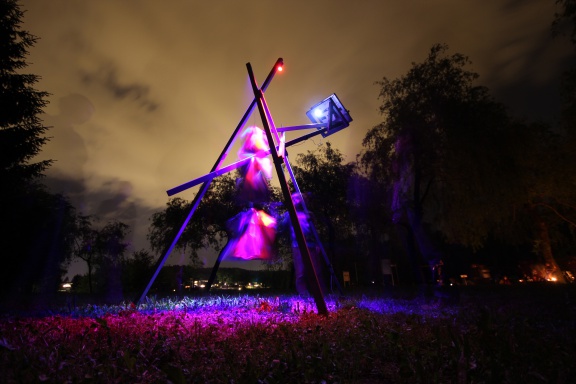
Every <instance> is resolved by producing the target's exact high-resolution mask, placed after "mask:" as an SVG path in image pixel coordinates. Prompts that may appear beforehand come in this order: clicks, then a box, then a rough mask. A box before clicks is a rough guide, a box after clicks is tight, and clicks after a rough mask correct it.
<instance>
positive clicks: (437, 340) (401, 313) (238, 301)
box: [0, 284, 576, 383]
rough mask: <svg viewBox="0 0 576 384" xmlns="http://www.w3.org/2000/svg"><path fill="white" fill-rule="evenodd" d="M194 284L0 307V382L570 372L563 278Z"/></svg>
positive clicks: (551, 379)
mask: <svg viewBox="0 0 576 384" xmlns="http://www.w3.org/2000/svg"><path fill="white" fill-rule="evenodd" d="M326 302H327V305H328V308H329V311H330V313H329V315H328V316H320V315H317V314H316V307H315V304H314V301H313V300H312V299H311V298H303V297H298V296H292V295H286V294H272V293H267V294H254V293H251V294H231V295H226V294H224V295H221V294H212V295H198V296H191V297H185V298H183V299H178V300H177V299H170V298H165V299H158V300H154V299H151V300H148V301H147V302H146V303H144V304H143V305H142V306H141V307H139V308H136V307H134V306H133V305H131V304H129V303H126V304H123V305H119V306H96V305H83V306H72V305H68V306H64V307H62V308H52V309H50V310H49V311H44V312H43V313H41V314H38V313H35V314H33V315H32V314H29V315H22V314H19V315H17V316H16V315H13V314H5V315H3V317H2V318H0V382H2V383H28V382H50V383H79V382H95V383H96V382H97V383H164V382H172V383H401V382H405V383H573V382H576V285H564V286H559V285H558V286H556V285H553V284H552V285H522V286H520V285H519V286H511V287H501V286H491V287H460V288H459V290H458V291H457V292H442V291H437V292H436V293H432V292H430V293H429V294H426V293H420V292H417V291H411V290H405V289H394V290H386V291H371V292H351V293H348V294H347V295H345V296H328V297H327V298H326Z"/></svg>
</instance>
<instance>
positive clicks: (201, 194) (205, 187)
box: [136, 58, 284, 305]
mask: <svg viewBox="0 0 576 384" xmlns="http://www.w3.org/2000/svg"><path fill="white" fill-rule="evenodd" d="M283 64H284V60H282V58H278V60H276V63H275V64H274V67H272V70H271V71H270V73H269V74H268V76H267V77H266V80H264V83H263V84H262V90H261V91H265V90H266V89H267V88H268V86H269V85H270V82H271V81H272V79H273V78H274V75H275V74H276V72H277V71H278V68H279V67H280V66H282V65H283ZM256 102H257V100H256V99H253V100H252V102H251V103H250V105H249V106H248V109H247V110H246V112H245V113H244V116H242V119H240V122H239V123H238V125H237V126H236V129H235V130H234V132H233V133H232V135H231V136H230V139H228V142H227V143H226V146H225V147H224V149H223V150H222V152H221V153H220V156H218V159H217V160H216V162H215V163H214V166H213V167H212V169H211V171H210V172H214V171H215V170H217V169H218V168H219V167H220V165H221V164H222V162H223V161H224V160H225V159H226V156H227V155H228V150H229V148H230V147H232V145H233V144H234V141H235V140H236V136H237V134H238V132H239V131H240V129H242V127H243V126H244V124H245V123H246V120H248V118H249V117H250V115H251V114H252V111H253V110H254V107H255V106H256ZM211 181H212V179H210V180H207V181H206V182H205V183H204V184H202V186H201V187H200V189H199V190H198V193H197V194H196V196H195V197H194V200H193V201H192V208H191V209H190V213H188V216H187V217H186V219H185V220H184V223H183V224H182V226H181V227H180V230H179V231H178V233H177V234H176V236H175V237H174V240H173V241H172V243H171V244H170V246H169V247H168V249H167V250H166V252H164V254H163V256H162V257H161V258H159V259H158V261H157V262H156V266H155V271H154V274H153V275H152V278H151V279H150V281H149V282H148V285H147V286H146V288H145V289H144V291H143V292H142V295H140V298H139V299H138V302H137V303H136V305H140V303H141V302H142V301H143V300H144V298H145V297H146V295H147V294H148V291H150V288H151V287H152V284H154V281H155V280H156V277H158V274H159V273H160V270H161V269H162V267H163V266H164V263H166V260H167V259H168V256H170V254H171V253H172V251H173V250H174V248H175V247H176V244H177V243H178V240H180V237H181V236H182V233H184V229H185V228H186V226H187V225H188V223H189V222H190V220H191V219H192V216H193V215H194V212H195V211H196V209H197V208H198V205H200V201H201V200H202V198H203V197H204V194H206V191H208V187H209V186H210V182H211ZM218 264H219V263H218Z"/></svg>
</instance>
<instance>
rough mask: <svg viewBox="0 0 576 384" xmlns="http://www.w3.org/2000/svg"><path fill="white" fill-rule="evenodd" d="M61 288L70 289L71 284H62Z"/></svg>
mask: <svg viewBox="0 0 576 384" xmlns="http://www.w3.org/2000/svg"><path fill="white" fill-rule="evenodd" d="M62 288H72V284H70V283H64V284H62Z"/></svg>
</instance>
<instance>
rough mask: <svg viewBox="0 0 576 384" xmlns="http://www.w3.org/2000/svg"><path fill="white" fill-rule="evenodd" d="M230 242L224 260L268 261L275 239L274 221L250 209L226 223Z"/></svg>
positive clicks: (224, 252)
mask: <svg viewBox="0 0 576 384" xmlns="http://www.w3.org/2000/svg"><path fill="white" fill-rule="evenodd" d="M228 227H229V231H230V232H231V233H230V240H229V241H228V244H226V248H225V249H224V251H223V255H224V258H236V259H243V260H253V259H270V258H271V257H272V245H273V244H274V239H275V237H276V219H275V218H274V217H272V216H270V215H268V214H267V213H266V212H264V211H259V210H256V209H254V208H250V209H249V210H248V211H245V212H240V213H239V214H238V215H236V216H235V217H233V218H232V219H230V221H229V222H228Z"/></svg>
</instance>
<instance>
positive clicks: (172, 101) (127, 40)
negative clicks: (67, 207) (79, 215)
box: [21, 0, 570, 249]
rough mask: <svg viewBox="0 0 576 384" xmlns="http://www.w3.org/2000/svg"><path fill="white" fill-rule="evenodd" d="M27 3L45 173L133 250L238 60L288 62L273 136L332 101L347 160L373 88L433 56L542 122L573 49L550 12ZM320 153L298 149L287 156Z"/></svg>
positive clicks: (497, 5)
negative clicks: (556, 34) (435, 50)
mask: <svg viewBox="0 0 576 384" xmlns="http://www.w3.org/2000/svg"><path fill="white" fill-rule="evenodd" d="M21 4H22V8H23V9H24V10H27V13H26V14H25V19H24V22H25V23H24V25H23V27H24V28H25V29H26V30H28V31H29V32H31V33H32V34H34V35H36V36H38V37H40V40H39V41H38V43H37V44H36V46H35V47H34V48H32V50H31V52H30V53H31V54H30V60H29V61H30V62H32V63H33V64H32V65H31V66H30V67H29V68H28V70H29V71H30V72H32V73H34V74H37V75H40V76H42V80H41V81H40V82H39V84H38V85H37V88H38V89H40V90H45V91H48V92H50V93H51V97H50V101H51V103H50V105H49V107H48V108H47V109H46V115H45V116H44V118H45V121H46V123H47V125H52V126H53V127H54V128H53V129H52V131H51V132H50V135H51V136H53V140H52V142H51V143H50V144H49V145H47V146H46V148H45V150H44V151H43V153H42V157H44V158H52V159H55V160H57V163H56V164H55V165H54V166H53V167H52V169H51V170H50V172H49V175H50V176H51V177H59V178H61V179H66V180H68V181H69V182H68V183H66V184H61V185H62V187H61V189H62V190H63V191H64V192H67V193H70V194H75V196H76V197H77V201H78V202H79V203H78V204H79V205H80V206H81V208H82V209H83V210H84V212H85V213H89V214H99V215H101V216H104V217H109V218H119V219H121V220H123V221H124V222H126V223H127V224H130V225H131V226H133V228H134V229H135V233H134V236H133V238H132V240H133V241H134V242H135V248H136V249H140V248H145V247H147V243H146V242H145V241H144V238H143V234H144V233H145V232H146V230H147V227H148V218H149V217H150V214H151V212H153V211H157V210H159V209H162V207H163V206H164V205H165V203H166V201H167V196H166V194H165V191H166V190H167V189H169V188H172V187H174V186H176V185H179V184H181V183H183V182H186V181H188V180H190V179H193V178H195V177H198V176H201V175H202V174H204V173H207V172H208V171H209V170H210V168H211V166H212V164H213V163H214V161H215V160H216V158H217V156H218V154H219V153H220V151H221V150H222V148H223V146H224V145H225V143H226V141H227V139H228V137H229V136H230V134H231V132H232V130H233V129H234V127H235V126H236V124H237V123H238V121H239V119H240V117H241V116H242V114H243V113H244V111H245V109H246V107H247V105H248V104H249V102H250V101H251V99H252V94H251V91H250V89H249V87H248V82H247V72H246V67H245V64H246V63H247V62H250V63H251V64H252V66H253V68H254V71H255V73H256V76H257V79H258V81H259V82H262V81H263V79H264V77H265V76H266V75H267V73H268V71H269V70H270V68H271V66H272V65H273V64H274V62H275V60H276V59H277V58H278V57H283V58H284V60H285V63H286V65H285V71H284V72H283V73H282V74H280V75H277V77H276V78H275V79H274V81H273V82H272V84H271V85H270V88H269V91H268V92H267V93H266V98H267V101H268V103H269V106H270V108H271V111H272V113H273V115H274V120H275V122H276V124H277V125H278V126H281V125H297V124H303V123H307V122H308V121H307V119H306V117H305V112H306V110H307V109H308V107H310V106H311V105H312V104H314V103H315V102H317V101H319V100H322V99H323V98H325V97H326V96H328V95H330V94H331V93H334V92H335V93H337V94H338V96H339V97H340V99H341V100H342V102H343V103H344V105H345V106H346V108H348V109H349V110H350V113H351V115H352V117H353V118H354V121H353V123H352V124H351V126H350V127H349V128H348V129H346V130H344V131H341V132H338V133H337V134H336V135H334V136H331V137H330V138H329V140H330V142H331V143H332V144H333V146H334V147H336V148H338V149H339V150H341V151H342V152H343V153H344V154H345V155H346V159H347V160H348V161H354V160H355V157H356V154H358V153H359V151H360V150H361V141H362V139H363V137H364V135H365V134H366V132H367V130H368V129H370V128H371V127H373V126H374V125H376V124H378V123H379V122H380V116H379V114H378V106H379V100H378V92H379V89H378V87H377V86H376V85H374V82H375V81H378V80H380V79H381V78H382V77H384V76H386V77H388V78H396V77H398V76H401V75H402V74H404V73H406V72H407V70H408V69H409V67H410V64H411V63H412V62H419V61H422V60H423V59H424V58H425V57H426V55H427V54H428V51H429V49H430V47H431V46H432V45H433V44H435V43H446V44H448V45H449V47H450V52H451V53H455V52H459V53H463V54H465V55H467V56H469V57H470V59H471V60H472V62H473V65H472V66H471V67H470V69H472V70H474V71H475V72H478V73H479V74H480V83H481V84H483V85H486V86H488V87H489V88H490V89H491V91H492V93H493V94H494V95H495V96H496V97H497V98H501V99H499V100H500V101H504V102H506V103H508V104H509V105H510V106H511V108H512V111H513V112H514V113H516V114H522V113H523V111H529V112H527V113H528V115H527V116H528V117H530V118H534V117H537V116H540V115H542V116H544V115H547V114H549V113H550V112H551V109H550V108H548V104H546V103H547V102H550V101H552V102H553V101H554V100H556V99H555V98H556V97H557V92H556V89H557V88H556V87H557V85H558V78H559V74H560V73H561V72H562V71H563V70H564V69H565V68H566V65H565V63H566V58H567V57H568V53H569V52H570V50H569V47H568V45H567V43H566V41H565V39H560V38H557V39H554V40H552V38H551V35H550V24H551V22H552V20H553V15H554V12H555V5H554V1H553V0H549V1H543V0H532V1H528V0H527V1H512V0H510V1H489V2H488V1H481V0H470V1H462V0H418V1H416V0H407V1H396V0H362V1H349V0H347V1H342V0H317V1H303V0H291V1H277V0H267V1H263V0H260V1H258V0H242V1H238V0H218V1H195V0H171V1H157V0H124V1H120V0H97V1H78V0H50V1H43V0H24V1H21ZM545 117H548V116H545ZM250 123H255V124H260V121H259V119H258V114H254V117H253V118H252V119H251V120H250ZM289 138H290V137H289ZM322 140H323V139H321V138H320V139H314V140H313V141H310V142H307V143H306V144H303V145H301V146H298V147H294V148H292V149H291V155H292V159H293V160H294V159H295V158H296V156H295V155H296V154H297V153H300V152H305V151H306V150H308V149H312V148H314V146H315V145H317V144H319V143H321V142H322ZM231 157H235V152H234V156H231ZM231 160H234V159H231ZM193 191H195V190H193ZM193 191H191V192H188V193H184V194H182V195H181V197H183V198H187V199H190V198H191V197H192V192H193Z"/></svg>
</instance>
